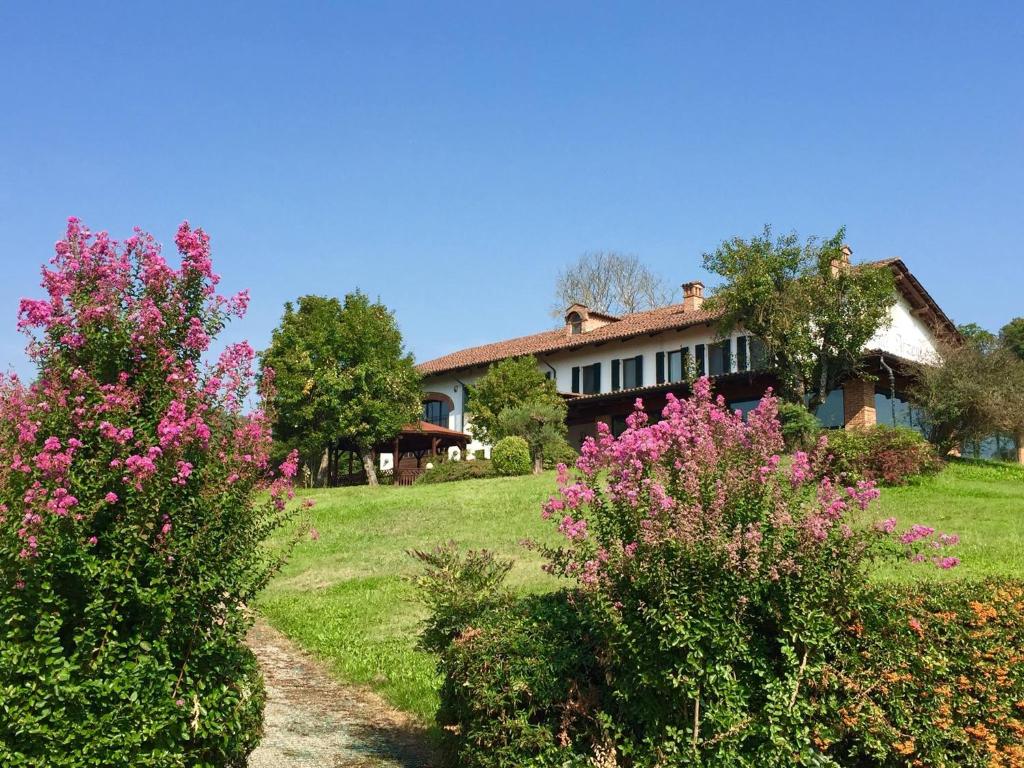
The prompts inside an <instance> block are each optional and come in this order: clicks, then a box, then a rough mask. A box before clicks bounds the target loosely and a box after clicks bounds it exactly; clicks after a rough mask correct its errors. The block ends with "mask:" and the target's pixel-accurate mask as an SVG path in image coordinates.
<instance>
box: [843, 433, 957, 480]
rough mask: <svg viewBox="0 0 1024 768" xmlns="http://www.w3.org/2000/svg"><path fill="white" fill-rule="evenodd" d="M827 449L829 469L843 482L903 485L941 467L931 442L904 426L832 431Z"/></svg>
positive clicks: (932, 472)
mask: <svg viewBox="0 0 1024 768" xmlns="http://www.w3.org/2000/svg"><path fill="white" fill-rule="evenodd" d="M827 451H828V453H829V454H830V455H831V457H832V458H831V461H830V462H829V465H828V470H827V471H828V472H829V473H830V474H832V475H834V476H835V477H837V478H839V479H841V480H843V481H844V482H857V481H858V480H871V481H874V482H878V483H881V484H884V485H903V484H905V483H907V482H910V481H911V480H913V479H915V478H917V477H920V476H921V475H928V474H934V473H936V472H938V471H939V470H940V469H941V468H942V462H941V461H940V460H939V458H938V456H937V455H936V454H935V449H934V448H933V447H932V445H931V444H930V443H928V441H926V440H925V439H924V438H923V437H922V436H921V435H920V433H918V432H916V431H915V430H912V429H907V428H905V427H887V426H882V425H879V426H875V427H871V428H869V429H862V430H856V429H854V430H833V431H831V432H829V433H828V447H827Z"/></svg>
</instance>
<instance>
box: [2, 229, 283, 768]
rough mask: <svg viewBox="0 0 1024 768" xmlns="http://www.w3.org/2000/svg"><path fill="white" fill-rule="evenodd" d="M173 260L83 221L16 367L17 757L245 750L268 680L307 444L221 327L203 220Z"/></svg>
mask: <svg viewBox="0 0 1024 768" xmlns="http://www.w3.org/2000/svg"><path fill="white" fill-rule="evenodd" d="M175 243H176V245H177V247H178V251H179V253H180V255H181V263H180V267H178V268H175V267H173V266H171V265H170V264H168V263H167V262H166V261H165V260H164V258H163V257H162V256H161V254H160V250H159V247H158V246H157V244H156V243H155V242H154V241H153V239H152V238H151V237H150V236H149V235H146V234H144V233H142V232H140V231H136V232H135V234H134V235H132V236H131V237H129V238H128V239H127V240H125V241H124V242H121V243H118V242H115V241H113V240H111V239H110V238H109V237H108V236H107V235H106V233H98V234H95V233H91V232H90V231H89V230H88V229H86V228H85V227H83V226H82V225H81V224H80V223H79V222H78V221H77V220H76V219H70V220H69V223H68V228H67V235H66V237H65V239H63V240H61V241H60V242H58V243H57V246H56V255H55V256H54V258H53V260H52V263H51V267H50V268H48V269H44V270H43V281H42V284H43V287H44V288H45V290H46V296H45V297H44V298H40V299H25V300H23V301H22V302H21V307H20V311H19V320H18V326H19V328H21V329H22V330H24V331H25V332H26V334H27V335H28V336H29V339H30V341H29V353H30V355H31V356H32V358H33V359H34V360H35V362H36V363H37V365H38V376H37V378H36V380H35V381H34V382H32V383H31V384H24V383H22V382H20V381H19V380H18V379H17V378H16V377H13V376H11V377H5V378H3V379H2V380H0V764H2V765H4V766H23V765H24V766H30V765H31V766H35V765H43V764H46V765H51V766H64V765H68V766H70V765H85V764H89V765H146V766H183V765H210V766H220V765H244V761H245V756H246V754H247V753H248V751H249V750H251V749H252V747H253V746H254V745H255V743H256V739H257V738H258V734H259V726H260V722H261V713H262V700H263V694H262V686H261V683H260V679H259V675H258V672H257V670H256V666H255V662H254V659H253V657H252V655H251V653H250V652H249V651H248V650H247V649H246V648H245V646H244V644H243V640H244V635H245V632H246V630H247V628H248V626H249V624H250V618H249V613H248V609H247V604H248V603H249V601H250V600H251V599H252V598H253V596H254V595H255V594H256V592H257V591H258V590H259V589H260V588H261V587H262V586H263V585H264V584H265V583H266V581H267V579H268V578H269V577H270V575H271V574H272V573H273V572H274V570H275V568H276V567H277V566H278V565H279V563H280V561H279V555H275V554H271V553H270V552H269V551H268V550H266V549H265V548H264V545H263V542H264V541H265V539H266V538H267V536H268V535H269V534H270V533H271V532H272V531H273V530H274V529H275V528H277V527H278V526H279V525H280V524H281V523H282V522H283V521H284V519H285V518H286V516H287V515H288V514H289V512H287V511H286V509H285V507H286V503H287V500H288V499H289V498H290V496H291V488H290V478H291V476H292V475H293V474H294V472H295V468H296V461H295V457H294V456H292V457H289V459H288V460H287V461H286V462H285V464H284V465H283V466H281V467H280V468H279V471H278V469H277V468H275V467H272V466H271V465H270V463H269V460H268V451H269V450H270V433H269V428H268V420H267V416H266V415H265V414H264V413H263V412H262V411H261V410H259V408H254V409H253V410H248V407H249V404H248V401H247V398H248V396H249V393H250V388H251V385H252V383H253V377H252V371H251V364H252V361H253V350H252V349H251V348H250V347H249V346H248V345H247V344H244V343H242V344H234V345H230V346H228V347H227V348H225V349H224V351H223V352H222V353H221V354H220V356H219V358H218V359H217V360H216V361H214V362H212V363H206V362H204V361H203V355H204V353H205V352H206V351H207V349H208V348H209V345H210V343H211V341H212V340H213V339H214V338H215V337H216V336H217V334H218V333H219V332H220V331H221V329H222V328H223V327H224V325H225V323H226V322H227V321H228V320H229V319H230V318H231V317H233V316H240V315H241V314H242V313H243V312H244V310H245V307H246V304H247V301H248V297H247V295H246V294H245V293H242V294H239V295H238V296H235V297H234V298H230V299H229V298H224V297H222V296H220V295H218V294H217V292H216V285H217V282H218V277H217V276H216V275H215V274H214V272H213V269H212V263H211V260H210V248H209V238H208V237H207V235H206V233H204V232H203V231H202V230H201V229H192V228H191V227H190V226H189V225H188V224H187V223H186V224H183V225H182V226H181V227H180V229H179V230H178V233H177V236H176V238H175Z"/></svg>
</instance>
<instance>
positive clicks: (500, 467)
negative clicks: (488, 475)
mask: <svg viewBox="0 0 1024 768" xmlns="http://www.w3.org/2000/svg"><path fill="white" fill-rule="evenodd" d="M491 462H492V464H493V465H494V471H495V472H497V473H498V474H499V475H528V474H530V472H531V471H532V470H533V463H532V462H531V460H530V446H529V444H528V443H527V442H526V441H525V440H524V439H523V438H521V437H516V436H515V435H510V436H509V437H503V438H501V440H499V441H498V442H497V444H496V445H495V446H494V448H492V449H491Z"/></svg>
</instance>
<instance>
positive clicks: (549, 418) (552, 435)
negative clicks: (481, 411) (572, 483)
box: [494, 399, 571, 474]
mask: <svg viewBox="0 0 1024 768" xmlns="http://www.w3.org/2000/svg"><path fill="white" fill-rule="evenodd" d="M566 410H567V409H566V405H565V402H564V401H562V400H561V399H559V401H558V402H554V401H550V400H543V401H536V402H533V403H527V404H524V405H518V406H513V407H508V408H503V409H502V410H501V411H500V412H499V413H498V420H497V426H496V429H495V430H494V431H495V433H496V434H501V435H503V436H513V435H514V436H518V437H521V438H523V439H524V440H525V441H526V445H527V446H528V448H529V450H530V456H532V457H533V471H534V474H540V472H541V471H542V470H543V469H544V462H545V459H546V457H548V456H553V455H558V454H561V455H563V456H564V455H565V453H566V448H568V443H567V442H566V439H565V435H566V432H567V427H566V425H565V415H566ZM499 442H500V441H499ZM570 450H571V449H570Z"/></svg>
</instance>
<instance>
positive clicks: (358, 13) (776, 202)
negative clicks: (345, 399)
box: [0, 1, 1024, 372]
mask: <svg viewBox="0 0 1024 768" xmlns="http://www.w3.org/2000/svg"><path fill="white" fill-rule="evenodd" d="M85 6H86V4H85V3H75V4H68V5H65V6H60V5H58V4H51V3H46V4H43V3H15V2H4V3H2V5H0V65H2V66H0V95H2V107H0V267H2V275H3V279H2V280H0V367H4V366H6V365H7V364H8V363H10V364H12V365H13V366H14V367H15V368H16V369H18V370H20V371H22V372H25V371H26V370H27V367H26V365H25V363H24V361H23V356H22V351H21V350H22V348H23V340H22V338H21V337H20V336H19V335H18V334H17V333H16V332H15V330H14V322H15V315H16V308H17V301H18V299H19V298H20V297H22V296H33V295H38V294H39V293H40V290H39V288H38V270H39V265H40V264H41V263H42V262H44V261H46V260H47V259H48V258H49V256H50V254H51V249H52V244H53V242H54V241H55V240H56V239H58V237H59V236H60V234H61V232H62V230H63V226H64V225H63V222H64V220H65V218H66V217H67V216H68V215H71V214H74V215H77V216H79V217H81V218H82V219H83V220H84V221H86V222H87V223H88V224H89V225H90V226H91V227H92V228H94V229H107V230H108V231H110V232H111V234H112V235H113V236H117V237H123V236H126V235H127V234H129V233H130V231H131V227H132V226H134V225H140V226H142V227H143V228H146V229H149V230H150V231H152V232H153V233H154V234H156V235H157V237H158V238H159V239H160V240H161V241H162V242H164V243H165V245H172V239H171V235H172V233H173V231H174V229H175V227H176V225H177V224H178V223H179V222H180V221H181V220H182V219H186V218H187V219H189V220H190V221H192V222H193V223H195V224H199V225H201V226H203V227H204V228H206V229H207V231H209V232H210V234H211V236H212V238H213V245H214V257H215V265H216V267H217V269H218V271H219V272H220V273H221V274H222V275H223V276H224V283H223V287H224V289H225V290H226V291H229V292H230V291H234V290H237V289H238V288H241V287H246V286H247V287H249V288H251V290H252V296H253V302H252V305H251V309H250V314H249V316H248V317H247V318H246V319H245V320H244V321H242V322H240V323H236V324H235V326H233V327H232V329H231V330H230V332H229V333H228V335H227V338H229V339H232V340H233V339H236V338H248V339H249V340H250V341H251V342H252V343H253V344H254V345H255V346H257V347H260V346H262V345H264V344H265V343H266V342H267V340H268V339H269V335H270V331H271V329H272V328H273V326H274V325H275V324H276V322H277V320H278V319H279V318H280V314H281V308H282V304H283V302H284V301H286V300H288V299H291V298H294V297H296V296H298V295H301V294H304V293H323V294H333V295H339V296H340V295H343V294H344V293H345V292H347V291H350V290H352V289H353V288H355V287H360V288H362V289H363V290H364V291H366V292H367V293H369V294H370V295H371V296H374V297H379V298H381V299H382V300H383V301H384V302H385V303H387V304H388V305H389V306H390V307H392V308H393V309H394V310H395V312H396V314H397V317H398V319H399V322H400V324H401V326H402V329H403V331H404V333H405V335H406V339H407V341H408V343H409V346H410V347H411V349H412V350H413V351H414V352H415V353H416V355H417V357H418V358H419V359H426V358H429V357H432V356H436V355H438V354H442V353H444V352H447V351H450V350H452V349H456V348H460V347H463V346H469V345H472V344H477V343H483V342H487V341H493V340H497V339H500V338H505V337H509V336H515V335H520V334H524V333H530V332H533V331H536V330H541V329H543V328H545V327H547V326H549V325H550V323H551V320H550V317H549V315H548V310H549V308H550V305H551V301H552V297H551V288H552V284H553V281H554V276H555V273H556V272H557V270H558V268H559V267H561V266H562V265H564V264H565V263H567V262H569V261H571V260H572V259H574V258H575V257H577V256H578V255H579V254H581V253H583V252H585V251H588V250H595V249H616V250H621V251H626V252H630V253H635V254H637V255H638V256H639V257H640V258H641V259H643V260H644V261H646V262H647V263H648V264H650V265H651V266H652V267H653V268H654V269H655V270H656V271H658V272H660V273H662V274H663V275H665V276H666V277H667V278H668V279H669V280H670V281H671V282H672V283H674V284H678V283H681V282H683V281H686V280H690V279H694V278H699V277H702V272H701V269H700V257H701V254H702V253H703V252H704V251H706V250H710V249H713V248H714V246H715V245H716V244H717V243H718V242H720V241H721V240H722V239H725V238H727V237H731V236H733V235H750V234H753V233H755V232H757V231H759V230H760V228H761V227H762V226H763V225H764V224H765V223H771V224H773V225H774V226H775V227H776V229H779V230H791V229H795V230H797V231H799V232H800V233H801V234H827V233H830V232H832V231H834V230H835V229H836V228H837V227H839V226H840V225H842V224H845V225H846V226H847V227H848V239H849V241H850V243H851V245H852V246H853V249H854V258H855V260H858V259H860V260H863V259H874V258H882V257H886V256H900V257H902V258H903V259H904V260H905V261H906V262H907V263H908V265H909V266H910V268H911V269H912V270H913V271H914V272H915V274H917V275H918V277H919V278H920V279H921V280H922V282H923V283H924V284H925V286H926V287H927V288H928V289H929V290H930V291H931V293H932V294H933V295H934V296H935V297H936V298H937V299H938V301H939V302H940V303H941V304H942V305H943V307H944V308H945V309H946V310H947V311H948V312H949V314H950V315H952V316H953V318H954V319H955V320H956V321H957V322H968V321H975V322H979V323H981V324H982V325H984V326H987V327H989V328H993V329H995V328H998V327H999V326H1000V325H1001V324H1002V323H1004V322H1005V321H1006V320H1007V319H1009V318H1010V317H1012V316H1014V315H1020V314H1024V306H1022V302H1021V300H1020V295H1021V286H1022V283H1024V278H1022V276H1024V268H1022V267H1021V251H1022V250H1024V247H1022V246H1021V236H1020V233H1019V225H1020V223H1021V221H1022V220H1024V216H1022V214H1024V183H1022V180H1024V14H1021V13H1020V12H1019V7H1018V6H1016V4H1013V3H994V2H993V3H962V2H920V3H901V4H894V3H867V2H856V3H854V2H850V3H841V4H839V3H810V2H808V3H781V2H776V3H762V2H758V3H749V4H746V3H739V2H729V3H705V4H703V7H697V4H683V3H666V4H656V3H655V4H638V3H621V4H594V3H570V2H558V3H550V2H514V3H513V2H505V3H492V2H479V1H478V2H466V3H458V4H455V3H424V2H418V3H414V2H402V3H392V2H375V3H333V4H328V3H280V4H276V5H271V4H263V3H259V2H247V3H233V4H232V3H226V2H218V3H196V4H194V5H191V6H190V5H187V4H181V3H174V4H171V3H161V4H158V3H132V4H124V5H123V6H121V7H118V5H116V4H114V3H105V4H102V5H100V4H97V5H96V7H93V8H86V7H85ZM172 6H173V7H172ZM172 250H173V249H172V248H170V249H168V251H172ZM169 255H172V254H171V253H169Z"/></svg>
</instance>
